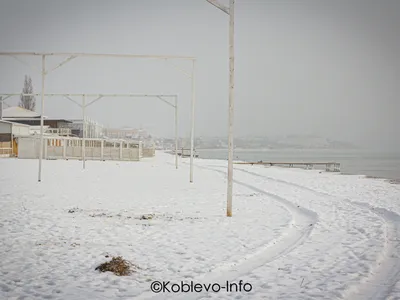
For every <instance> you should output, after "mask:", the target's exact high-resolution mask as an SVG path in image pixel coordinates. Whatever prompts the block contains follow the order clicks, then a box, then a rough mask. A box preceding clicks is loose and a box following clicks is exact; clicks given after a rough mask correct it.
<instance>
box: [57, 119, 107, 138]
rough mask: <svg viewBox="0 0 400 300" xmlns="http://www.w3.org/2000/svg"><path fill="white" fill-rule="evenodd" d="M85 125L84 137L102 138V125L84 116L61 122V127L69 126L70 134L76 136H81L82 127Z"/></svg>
mask: <svg viewBox="0 0 400 300" xmlns="http://www.w3.org/2000/svg"><path fill="white" fill-rule="evenodd" d="M84 126H85V137H86V138H103V137H104V127H103V125H101V124H99V123H98V122H96V121H94V120H92V119H90V118H85V121H83V119H73V120H70V123H68V124H62V125H61V127H62V128H69V129H70V130H71V135H72V136H76V137H80V138H82V137H83V128H84Z"/></svg>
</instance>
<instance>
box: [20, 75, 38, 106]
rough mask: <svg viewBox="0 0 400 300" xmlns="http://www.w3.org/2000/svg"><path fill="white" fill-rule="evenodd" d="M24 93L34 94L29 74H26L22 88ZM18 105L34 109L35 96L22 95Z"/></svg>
mask: <svg viewBox="0 0 400 300" xmlns="http://www.w3.org/2000/svg"><path fill="white" fill-rule="evenodd" d="M22 94H33V85H32V79H31V77H30V76H28V75H25V81H24V88H23V89H22ZM18 106H20V107H22V108H25V109H29V110H32V111H34V110H35V107H36V98H35V96H24V95H21V97H20V101H19V104H18Z"/></svg>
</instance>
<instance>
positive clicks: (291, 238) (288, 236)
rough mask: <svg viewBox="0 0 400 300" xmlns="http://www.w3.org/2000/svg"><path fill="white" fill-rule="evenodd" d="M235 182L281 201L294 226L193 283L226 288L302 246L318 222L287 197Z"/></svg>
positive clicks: (159, 296) (185, 295)
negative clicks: (217, 285) (253, 250)
mask: <svg viewBox="0 0 400 300" xmlns="http://www.w3.org/2000/svg"><path fill="white" fill-rule="evenodd" d="M197 167H199V168H202V169H206V170H210V171H213V172H217V173H220V174H223V175H226V173H225V172H223V171H220V170H216V169H213V168H209V167H205V166H198V165H197ZM234 182H235V183H236V184H238V185H241V186H244V187H246V188H248V189H250V190H253V191H254V192H257V193H260V194H263V195H265V196H268V197H271V198H272V199H274V200H276V201H277V202H279V203H280V204H281V205H283V206H284V207H285V208H286V209H287V210H288V211H289V212H290V213H291V214H292V217H293V224H292V226H290V227H289V228H288V229H287V231H285V232H284V233H283V234H282V235H281V236H280V237H279V238H277V239H275V240H274V241H271V242H270V243H268V244H267V245H265V246H264V247H260V248H259V249H258V251H256V252H255V253H251V254H249V255H247V256H245V257H244V258H242V259H241V260H239V261H236V262H234V263H228V264H225V265H223V266H222V267H219V268H217V269H215V270H213V271H211V272H210V273H207V274H205V275H203V276H202V277H200V278H195V279H194V280H193V282H195V283H204V284H210V283H211V284H213V283H220V284H221V286H222V285H225V282H226V281H233V280H235V279H237V278H239V277H240V276H243V275H246V274H248V273H250V272H251V271H253V270H254V269H256V268H259V267H261V266H263V265H265V264H268V263H270V262H272V261H274V260H276V259H278V258H280V257H282V256H284V255H286V254H288V253H290V252H291V251H293V250H294V249H295V248H297V247H298V246H300V245H301V244H302V243H303V242H304V241H305V240H306V239H308V237H309V235H310V233H311V231H312V230H313V228H314V225H315V223H316V222H317V221H318V216H317V214H316V213H315V212H313V211H310V210H307V209H305V208H299V207H297V206H296V205H294V204H293V203H292V202H290V201H288V200H287V199H285V198H282V197H279V196H277V195H275V194H272V193H268V192H266V191H264V190H262V189H259V188H257V187H255V186H252V185H250V184H247V183H245V182H242V181H238V180H234ZM171 284H172V283H171ZM182 294H183V295H180V296H178V295H176V296H177V297H176V299H185V300H186V299H199V298H202V297H204V296H206V295H207V292H202V293H182ZM169 296H172V294H164V293H160V294H156V295H155V294H154V293H147V292H145V293H143V294H141V295H140V296H138V298H139V299H165V298H168V297H169ZM174 299H175V297H174Z"/></svg>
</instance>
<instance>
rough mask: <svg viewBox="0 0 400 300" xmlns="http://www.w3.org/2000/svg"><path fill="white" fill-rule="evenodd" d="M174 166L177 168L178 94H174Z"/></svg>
mask: <svg viewBox="0 0 400 300" xmlns="http://www.w3.org/2000/svg"><path fill="white" fill-rule="evenodd" d="M175 167H176V168H177V169H178V96H175Z"/></svg>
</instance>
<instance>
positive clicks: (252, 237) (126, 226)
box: [0, 152, 400, 299]
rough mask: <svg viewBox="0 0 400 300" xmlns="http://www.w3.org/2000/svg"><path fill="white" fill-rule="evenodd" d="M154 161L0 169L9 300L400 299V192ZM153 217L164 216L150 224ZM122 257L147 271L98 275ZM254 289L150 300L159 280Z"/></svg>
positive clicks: (283, 172)
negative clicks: (230, 187)
mask: <svg viewBox="0 0 400 300" xmlns="http://www.w3.org/2000/svg"><path fill="white" fill-rule="evenodd" d="M188 162H189V160H188V159H180V167H179V169H178V170H176V169H175V166H174V157H173V156H172V155H169V154H165V153H162V152H158V153H157V155H156V157H154V158H151V159H146V160H143V161H140V162H112V161H106V162H95V161H93V162H92V161H90V162H87V169H86V170H84V171H83V170H82V168H81V164H82V163H81V162H79V161H63V160H57V161H44V162H43V182H41V183H37V180H36V176H37V161H36V160H17V159H1V160H0V170H1V172H0V202H1V211H0V236H1V243H0V250H1V253H2V254H3V255H2V258H1V263H0V278H1V282H0V299H133V298H135V299H148V298H152V299H153V298H155V299H169V298H174V299H175V298H181V299H203V298H204V299H205V298H211V299H400V185H395V184H390V183H388V182H386V181H384V180H377V179H371V178H365V176H355V175H338V174H332V173H326V172H321V171H317V170H300V169H284V168H276V167H268V168H265V167H261V166H243V165H241V166H235V172H234V179H235V185H234V200H233V201H234V202H233V208H234V211H233V217H232V218H227V217H225V207H226V162H225V161H218V160H195V169H194V171H195V174H194V181H195V182H194V183H193V184H190V183H189V164H188ZM146 214H154V217H152V218H151V219H148V220H143V219H142V218H141V217H142V216H143V215H146ZM106 255H107V256H118V255H121V256H122V257H124V258H125V259H127V260H129V261H130V262H132V263H134V264H135V265H136V266H137V267H138V268H137V270H136V272H135V273H133V274H132V275H130V276H126V277H123V276H121V277H118V276H116V275H114V274H112V273H100V272H98V271H96V270H95V268H96V267H97V266H98V265H99V264H100V263H103V262H105V261H107V260H109V259H108V258H106ZM156 280H157V281H161V282H162V281H170V282H171V283H179V282H181V281H184V282H190V281H194V282H195V283H205V284H213V283H216V282H218V283H223V282H225V281H230V282H239V280H243V282H246V283H250V284H251V286H252V289H251V291H250V292H245V291H242V292H231V293H229V292H226V291H223V290H221V291H220V292H218V293H216V292H211V293H209V294H207V293H195V292H193V293H173V292H171V293H158V294H156V293H153V292H152V291H151V290H150V285H151V283H152V282H153V281H156Z"/></svg>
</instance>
